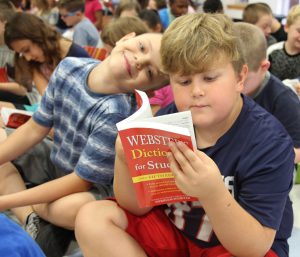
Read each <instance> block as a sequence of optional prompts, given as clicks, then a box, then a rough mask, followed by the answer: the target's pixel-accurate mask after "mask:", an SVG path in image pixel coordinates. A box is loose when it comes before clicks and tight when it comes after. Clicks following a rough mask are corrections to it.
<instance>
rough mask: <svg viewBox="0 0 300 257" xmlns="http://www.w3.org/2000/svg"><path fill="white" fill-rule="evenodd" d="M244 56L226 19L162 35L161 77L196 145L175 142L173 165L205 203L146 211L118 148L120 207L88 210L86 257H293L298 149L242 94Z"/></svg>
mask: <svg viewBox="0 0 300 257" xmlns="http://www.w3.org/2000/svg"><path fill="white" fill-rule="evenodd" d="M187 39H188V40H187ZM240 51H241V49H240V47H239V43H238V39H237V37H236V36H235V35H234V32H233V22H232V21H231V20H230V18H228V17H227V16H225V15H222V14H199V13H198V14H189V15H185V16H182V17H179V18H177V19H176V20H175V21H173V22H172V23H171V25H170V27H169V28H168V29H167V30H166V31H165V32H164V35H163V40H162V46H161V58H162V65H163V69H164V71H165V72H167V73H168V74H169V75H170V80H171V85H172V90H173V93H174V99H175V103H176V106H177V108H178V110H179V111H186V110H190V111H191V113H192V118H193V123H194V129H195V134H196V141H197V146H198V150H197V149H195V150H194V151H193V150H191V149H189V148H188V147H187V146H186V145H184V144H183V143H181V142H178V143H174V142H170V144H169V146H170V150H171V152H169V154H168V159H169V162H170V167H171V171H172V173H173V175H174V178H175V181H176V184H177V186H178V187H179V189H180V190H181V191H183V192H184V193H185V194H187V195H190V196H194V197H197V198H198V199H199V201H194V202H178V203H174V204H168V205H164V206H159V207H154V208H151V207H147V208H140V207H139V206H138V203H137V199H136V194H135V191H134V189H133V183H132V178H131V177H130V174H129V171H128V167H127V164H126V161H125V158H124V152H123V149H122V147H121V142H120V140H117V143H116V160H115V177H114V193H115V196H116V200H117V203H116V202H114V201H98V202H93V203H89V204H87V205H86V206H84V207H83V208H81V210H80V211H79V213H78V215H77V218H76V228H75V232H76V238H77V240H78V242H79V245H80V248H81V249H82V251H83V255H84V256H86V257H91V256H97V257H101V256H105V257H107V256H110V257H115V256H116V257H117V256H123V255H126V256H130V257H135V256H139V257H146V256H157V257H189V256H190V257H196V256H197V257H198V256H206V257H217V256H222V257H229V256H230V257H231V256H267V257H271V256H272V257H277V256H280V257H287V256H288V243H287V238H288V237H289V235H290V233H291V230H292V226H293V222H292V206H291V202H290V201H289V200H288V199H289V196H288V194H289V191H290V189H291V187H292V179H293V170H294V158H295V156H294V151H293V145H292V141H291V139H290V137H289V135H288V134H287V132H286V131H285V129H284V128H283V127H282V125H281V124H280V123H279V122H278V121H277V119H275V118H274V117H273V116H272V115H271V114H269V113H268V112H267V111H265V110H264V109H263V108H261V107H260V106H259V105H257V104H256V103H255V102H254V101H253V100H252V99H250V98H248V97H247V96H243V95H242V94H241V92H242V90H243V83H244V81H245V79H246V76H247V66H246V65H245V62H244V60H243V57H242V56H241V54H240ZM87 217H88V218H87ZM115 242H118V247H116V243H115ZM270 248H271V249H270Z"/></svg>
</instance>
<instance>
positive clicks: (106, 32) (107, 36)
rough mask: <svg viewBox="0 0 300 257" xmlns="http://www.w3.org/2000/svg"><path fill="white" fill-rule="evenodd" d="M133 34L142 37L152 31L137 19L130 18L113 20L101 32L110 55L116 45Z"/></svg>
mask: <svg viewBox="0 0 300 257" xmlns="http://www.w3.org/2000/svg"><path fill="white" fill-rule="evenodd" d="M131 32H135V34H136V35H141V34H144V33H147V32H150V30H149V29H148V27H147V26H146V25H145V23H144V22H143V21H142V20H141V19H139V18H137V17H130V16H128V17H120V18H115V19H112V20H111V21H110V22H109V23H108V24H107V25H106V26H105V27H104V29H103V31H102V32H101V39H102V41H103V43H104V48H105V49H106V50H107V51H108V53H110V52H111V50H112V49H113V48H114V47H115V45H116V43H117V42H118V41H119V40H120V39H121V38H122V37H124V36H125V35H127V34H129V33H131Z"/></svg>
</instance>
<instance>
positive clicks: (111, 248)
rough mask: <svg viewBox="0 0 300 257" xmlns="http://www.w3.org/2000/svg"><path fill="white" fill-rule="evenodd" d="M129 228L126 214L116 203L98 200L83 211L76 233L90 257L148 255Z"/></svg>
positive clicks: (81, 245) (84, 250)
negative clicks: (127, 230) (129, 231)
mask: <svg viewBox="0 0 300 257" xmlns="http://www.w3.org/2000/svg"><path fill="white" fill-rule="evenodd" d="M126 228H127V217H126V214H125V212H124V211H123V210H122V209H121V208H120V207H119V206H118V205H117V204H116V203H115V202H113V201H97V202H93V203H89V204H87V205H85V206H84V207H83V208H82V209H81V210H80V211H79V213H78V215H77V218H76V225H75V234H76V238H77V240H78V243H79V246H80V248H81V250H82V252H83V255H84V256H86V257H96V256H97V257H101V256H104V257H107V256H109V257H119V256H130V257H146V256H147V255H146V254H145V252H144V251H143V249H142V248H141V247H140V246H139V245H138V243H137V242H136V241H135V240H134V239H133V238H132V237H131V236H130V235H129V234H128V233H126V232H125V230H126Z"/></svg>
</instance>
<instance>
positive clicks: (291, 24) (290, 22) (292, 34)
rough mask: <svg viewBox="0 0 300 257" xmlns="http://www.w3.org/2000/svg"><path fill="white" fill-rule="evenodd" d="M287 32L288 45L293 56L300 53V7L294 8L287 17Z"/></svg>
mask: <svg viewBox="0 0 300 257" xmlns="http://www.w3.org/2000/svg"><path fill="white" fill-rule="evenodd" d="M285 31H286V33H287V41H286V44H287V46H288V48H289V50H290V52H293V54H297V53H299V52H300V40H299V38H300V5H295V6H293V7H292V8H291V9H290V11H289V13H288V16H287V20H286V25H285Z"/></svg>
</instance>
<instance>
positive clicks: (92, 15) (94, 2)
mask: <svg viewBox="0 0 300 257" xmlns="http://www.w3.org/2000/svg"><path fill="white" fill-rule="evenodd" d="M84 15H85V16H86V17H87V18H89V19H90V21H91V22H92V23H93V24H94V25H95V26H96V28H97V29H98V30H99V31H101V30H102V20H103V7H102V5H101V3H100V1H99V0H86V1H85V6H84Z"/></svg>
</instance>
